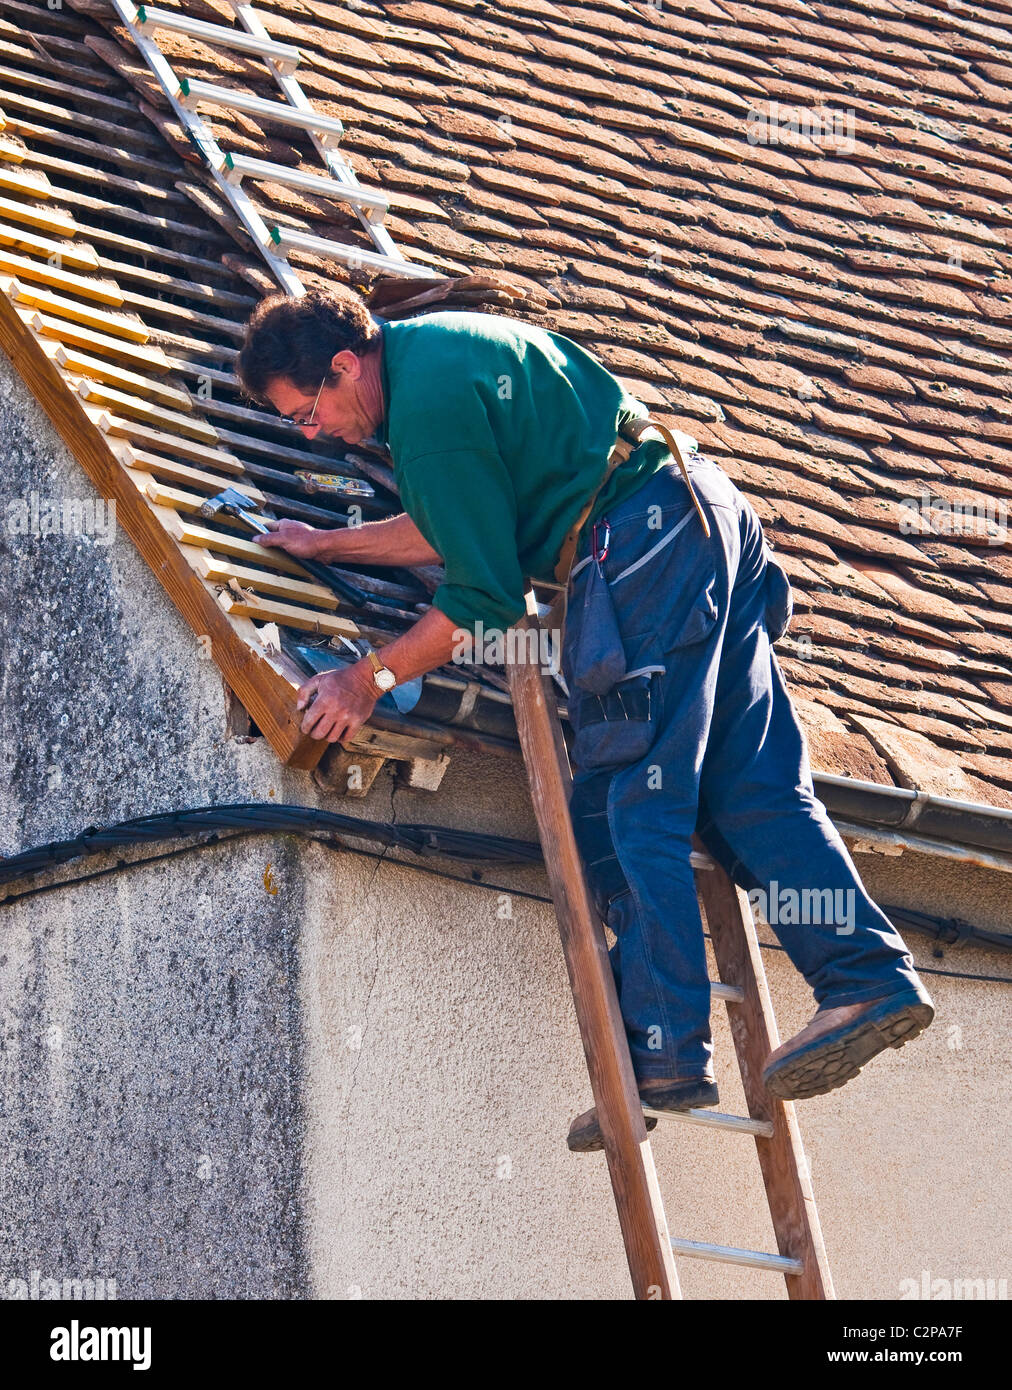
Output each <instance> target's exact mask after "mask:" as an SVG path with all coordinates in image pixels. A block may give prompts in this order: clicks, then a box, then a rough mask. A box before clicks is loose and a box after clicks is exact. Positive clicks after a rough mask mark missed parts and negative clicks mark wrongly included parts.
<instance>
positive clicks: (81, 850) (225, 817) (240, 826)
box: [0, 802, 542, 883]
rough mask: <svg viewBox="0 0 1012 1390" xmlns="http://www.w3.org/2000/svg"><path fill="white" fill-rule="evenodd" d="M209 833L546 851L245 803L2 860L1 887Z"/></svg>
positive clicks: (525, 855)
mask: <svg viewBox="0 0 1012 1390" xmlns="http://www.w3.org/2000/svg"><path fill="white" fill-rule="evenodd" d="M203 830H256V831H273V832H281V833H290V834H296V835H310V836H312V835H318V834H319V833H320V831H321V830H330V831H335V832H337V831H340V832H343V833H344V834H346V835H353V836H358V837H360V838H362V839H366V840H378V841H379V842H380V843H381V844H386V845H389V846H398V847H399V848H401V849H407V850H411V851H412V853H414V854H448V855H452V856H453V857H455V858H460V859H487V860H491V861H493V862H497V863H507V864H509V863H523V864H537V863H540V862H541V857H542V856H541V846H540V845H539V844H537V843H536V842H532V841H530V840H513V839H509V838H507V837H505V836H502V835H482V834H479V833H477V832H475V831H470V830H454V829H453V828H452V827H450V826H445V825H411V824H408V825H393V824H390V823H388V822H386V821H372V820H359V819H357V818H356V817H355V816H342V815H339V814H338V813H337V812H335V811H319V810H316V809H315V808H314V807H311V806H287V805H283V804H282V805H275V804H274V803H271V802H240V803H237V804H235V805H225V806H197V807H194V808H193V809H191V810H187V811H168V812H164V813H162V814H160V815H153V816H137V817H135V818H134V819H132V820H125V821H120V822H118V823H117V824H116V825H110V826H106V827H104V828H101V829H100V828H98V827H97V826H89V827H88V829H87V830H82V831H81V833H80V834H79V835H75V836H74V837H73V839H70V840H54V841H52V842H51V843H50V844H47V845H40V846H38V848H36V849H28V850H24V851H23V852H22V853H21V854H15V855H11V856H10V858H7V859H0V883H9V882H11V880H12V879H16V878H24V877H27V876H30V875H32V874H36V873H39V872H41V871H42V870H43V869H48V868H52V866H53V865H54V864H65V863H67V862H68V861H69V860H71V859H79V858H81V857H82V856H84V855H89V854H101V853H104V852H105V851H107V850H110V849H118V848H120V847H121V846H123V845H135V844H142V843H145V842H148V841H152V840H182V839H186V838H188V837H189V836H191V835H196V834H199V833H200V832H201V831H203Z"/></svg>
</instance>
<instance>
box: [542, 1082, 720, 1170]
mask: <svg viewBox="0 0 1012 1390" xmlns="http://www.w3.org/2000/svg"><path fill="white" fill-rule="evenodd" d="M676 1094H677V1088H675V1090H674V1091H661V1092H660V1093H659V1094H658V1095H657V1097H656V1098H654V1099H652V1100H651V1102H650V1105H649V1107H647V1102H646V1101H645V1100H643V1097H642V1096H640V1100H641V1101H642V1103H643V1105H644V1107H647V1108H649V1109H651V1110H659V1109H660V1110H670V1111H673V1112H675V1113H677V1112H678V1111H682V1110H701V1109H704V1108H706V1107H709V1106H713V1105H719V1104H720V1096H719V1095H718V1094H717V1085H716V1082H705V1083H704V1084H703V1085H702V1086H701V1087H700V1088H698V1089H697V1090H696V1092H695V1093H694V1094H693V1095H692V1096H690V1097H687V1098H685V1099H684V1100H682V1102H681V1103H680V1104H668V1105H661V1106H658V1105H657V1104H656V1101H657V1100H666V1099H668V1098H669V1097H671V1096H673V1095H676ZM643 1123H644V1124H645V1125H646V1127H647V1133H648V1134H649V1133H650V1132H651V1130H654V1129H656V1128H657V1117H656V1115H644V1116H643ZM566 1146H567V1148H568V1149H569V1151H570V1153H575V1154H582V1153H595V1152H597V1151H598V1150H599V1149H603V1148H604V1135H603V1134H602V1133H601V1129H600V1126H599V1125H598V1123H597V1120H596V1119H594V1120H589V1121H588V1122H587V1123H586V1124H585V1125H584V1126H583V1127H582V1128H581V1129H578V1130H573V1129H571V1130H570V1131H569V1133H568V1135H567V1136H566Z"/></svg>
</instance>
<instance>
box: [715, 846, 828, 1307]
mask: <svg viewBox="0 0 1012 1390" xmlns="http://www.w3.org/2000/svg"><path fill="white" fill-rule="evenodd" d="M694 842H695V843H696V844H697V847H699V848H702V846H701V844H700V842H699V841H698V837H694ZM696 887H697V891H698V893H699V897H700V899H701V901H702V903H703V908H704V910H705V912H706V921H707V926H708V927H709V930H710V938H711V941H712V943H713V950H714V955H715V956H716V960H717V968H718V971H719V973H720V978H721V980H722V981H724V982H725V983H727V984H731V985H737V986H738V987H740V988H741V989H742V990H743V992H744V998H743V999H742V1001H741V1002H740V1003H736V1002H733V1001H731V1000H728V1002H727V1014H728V1021H729V1023H730V1026H731V1035H732V1037H733V1039H734V1046H735V1051H736V1053H737V1056H738V1066H739V1068H740V1070H741V1079H742V1086H743V1089H744V1092H745V1101H746V1104H747V1107H748V1112H749V1115H751V1116H752V1118H753V1119H756V1120H767V1121H772V1124H773V1134H772V1137H763V1136H760V1135H756V1136H755V1144H756V1151H757V1153H758V1156H759V1165H760V1168H761V1170H762V1176H763V1183H764V1184H765V1187H766V1196H767V1201H768V1203H769V1209H770V1216H771V1218H772V1221H773V1229H774V1231H775V1232H776V1238H777V1248H778V1249H779V1251H780V1254H781V1255H783V1256H786V1257H787V1258H788V1259H791V1260H799V1261H801V1263H802V1265H803V1271H802V1272H801V1273H800V1274H785V1275H784V1278H785V1282H786V1285H787V1293H788V1297H789V1298H792V1299H832V1298H835V1296H836V1295H835V1293H834V1291H833V1279H832V1275H831V1274H830V1270H829V1260H828V1257H827V1255H826V1247H825V1244H824V1242H823V1239H822V1228H821V1226H820V1224H819V1213H818V1209H817V1207H816V1205H815V1196H814V1193H813V1190H812V1179H811V1173H810V1172H809V1169H808V1162H807V1160H806V1158H805V1152H804V1148H803V1146H802V1143H801V1131H800V1129H799V1127H798V1121H797V1117H796V1115H795V1112H794V1106H793V1104H791V1103H790V1102H782V1101H779V1100H777V1099H776V1097H774V1096H771V1095H770V1094H769V1092H768V1091H767V1090H766V1088H765V1086H764V1085H763V1083H762V1069H763V1064H764V1063H765V1060H766V1058H767V1057H768V1056H769V1054H770V1052H771V1051H772V1049H773V1048H775V1047H776V1046H777V1045H778V1043H779V1035H778V1033H777V1025H776V1020H775V1017H774V1014H773V1006H772V1003H771V1001H770V995H769V988H768V986H767V983H766V972H765V969H764V968H763V963H762V958H761V956H760V954H759V938H758V936H757V934H756V929H755V923H754V922H753V920H752V910H751V907H750V906H749V902H748V898H747V896H746V894H745V892H744V890H743V889H741V888H738V887H737V886H736V885H735V884H734V883H732V882H731V880H730V878H729V877H728V876H727V874H726V873H725V872H724V870H723V869H722V868H720V866H719V865H718V866H715V872H711V873H705V874H702V875H697V879H696Z"/></svg>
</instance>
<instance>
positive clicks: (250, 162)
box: [221, 154, 390, 222]
mask: <svg viewBox="0 0 1012 1390" xmlns="http://www.w3.org/2000/svg"><path fill="white" fill-rule="evenodd" d="M221 172H222V174H223V175H224V177H225V178H226V179H227V180H228V182H229V183H238V182H239V181H240V179H242V178H251V179H269V180H271V181H272V182H274V183H283V184H287V185H288V187H290V188H301V189H303V190H304V191H305V192H307V193H320V194H322V195H323V196H324V197H326V198H335V199H340V200H341V201H342V202H345V203H351V204H352V205H353V206H355V207H358V208H361V209H362V210H363V212H365V214H366V216H367V217H368V219H369V221H370V222H382V221H383V218H384V216H385V214H386V210H387V208H388V207H389V206H390V203H389V200H388V199H387V196H386V194H385V193H380V192H377V191H376V190H375V189H373V188H362V187H360V186H359V185H358V184H355V183H339V182H338V181H337V179H331V178H326V177H325V176H324V175H323V174H312V173H305V172H303V170H301V169H291V168H288V167H287V166H286V165H284V164H272V163H271V162H270V160H268V159H253V158H251V157H250V156H249V155H245V154H227V155H226V156H225V166H224V168H223V169H222V171H221Z"/></svg>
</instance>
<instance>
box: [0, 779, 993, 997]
mask: <svg viewBox="0 0 1012 1390" xmlns="http://www.w3.org/2000/svg"><path fill="white" fill-rule="evenodd" d="M260 811H266V812H268V813H281V814H280V815H270V814H269V815H267V816H266V817H265V818H264V819H265V820H268V821H271V822H275V823H271V824H265V825H261V824H249V825H247V826H246V827H240V826H239V825H238V818H239V816H240V814H246V813H250V812H260ZM219 812H227V813H234V814H230V815H229V816H228V817H227V819H225V820H224V821H223V824H226V825H228V826H230V827H231V826H233V825H234V826H236V827H237V828H238V833H237V834H233V835H224V836H222V835H219V834H217V833H215V834H212V835H209V836H208V837H207V838H206V839H204V840H198V841H197V842H196V843H195V844H192V845H183V846H181V847H180V848H179V849H174V850H168V851H166V852H165V853H164V854H153V855H148V856H145V857H144V858H141V859H120V860H118V861H117V862H116V863H115V864H112V865H110V866H108V867H107V868H104V869H97V870H95V872H94V873H90V874H80V875H78V876H76V877H74V878H70V879H61V880H59V881H58V882H56V883H47V884H39V885H36V886H35V887H32V888H27V889H25V890H24V891H23V892H21V893H8V894H7V895H6V896H4V897H3V898H0V907H5V906H7V905H8V904H9V903H14V902H19V901H21V900H22V899H23V898H30V897H35V896H37V895H39V894H42V893H52V892H56V891H57V890H58V889H60V888H72V887H74V886H75V885H77V884H80V883H90V882H92V881H93V880H94V879H98V878H105V877H106V876H107V875H109V874H116V873H120V872H122V871H123V870H126V869H132V868H140V867H142V866H144V865H147V864H158V863H162V862H163V861H164V860H166V859H174V858H176V857H178V856H179V855H183V854H189V853H191V852H192V851H193V850H198V849H207V848H209V847H211V846H212V845H222V844H229V843H231V842H232V841H233V840H244V839H248V838H249V837H250V836H251V835H257V834H264V833H270V832H272V831H273V832H278V831H281V832H286V831H291V830H295V831H296V832H297V833H299V834H302V835H304V836H305V837H306V838H307V839H309V840H310V841H311V842H312V843H314V844H318V845H321V846H322V847H323V848H324V849H329V850H336V851H340V852H343V853H347V854H358V855H362V856H364V857H365V858H368V859H377V860H382V861H383V862H384V863H386V864H395V865H399V866H400V867H401V868H405V869H410V870H411V871H412V872H413V873H428V874H431V875H433V876H434V877H435V878H443V879H448V880H449V881H450V882H453V883H464V884H468V885H469V886H471V887H474V888H483V889H485V890H486V891H487V892H493V893H506V894H508V895H509V896H510V897H515V898H529V899H531V900H532V901H534V902H541V903H547V904H551V903H552V899H551V897H547V896H545V895H544V894H542V893H531V892H528V891H526V890H523V889H519V888H510V887H507V886H506V885H505V884H498V883H485V882H483V881H482V880H481V879H480V877H477V876H476V877H473V878H465V877H464V876H463V875H461V874H450V873H447V872H446V871H445V870H442V869H436V868H433V867H431V866H429V865H422V864H411V863H407V862H405V861H404V860H400V859H387V858H386V854H385V851H384V853H383V854H375V853H373V852H372V851H370V850H364V849H357V848H355V847H353V846H351V845H347V844H345V843H344V842H343V841H342V840H341V839H339V838H338V837H337V836H336V835H335V836H332V837H329V838H325V837H323V836H320V835H318V834H313V833H312V830H313V829H314V828H316V823H317V822H319V821H325V822H326V823H327V824H330V823H332V822H341V823H342V824H343V825H344V826H345V827H346V828H350V830H351V833H352V834H353V835H357V836H358V837H359V838H362V839H377V840H380V841H381V842H385V843H386V844H387V847H388V848H390V847H391V846H395V847H398V848H402V849H409V850H411V851H412V852H414V853H419V854H446V855H447V856H448V857H459V858H464V859H481V858H484V859H494V861H495V862H498V863H517V864H520V863H543V856H542V853H541V847H540V845H538V844H535V843H533V842H531V841H528V840H512V839H507V838H504V837H500V836H494V835H482V834H479V833H477V832H473V831H450V830H448V828H447V827H443V826H430V825H411V824H405V825H400V826H395V825H393V824H391V823H388V822H380V821H368V820H358V819H357V818H355V817H353V816H340V815H338V814H336V813H335V812H330V811H317V810H315V809H314V808H312V807H308V806H287V805H278V806H274V805H271V804H270V803H257V802H251V803H241V804H239V805H236V806H225V807H222V806H217V807H215V806H210V807H208V806H205V807H199V808H196V809H194V810H191V811H176V812H170V813H168V814H165V815H161V816H140V817H137V818H136V819H134V820H129V821H122V822H120V823H119V824H117V825H114V826H109V827H108V828H107V829H105V830H96V829H91V830H86V831H83V832H82V833H81V834H80V835H78V836H76V837H75V838H74V839H73V840H61V841H56V842H54V843H53V844H49V845H42V846H40V847H39V848H38V849H34V850H26V851H24V853H22V854H20V855H14V856H12V857H11V858H9V859H6V860H0V883H3V882H10V881H11V880H12V879H15V878H24V877H30V876H32V875H35V874H40V873H42V872H44V871H45V869H47V868H50V867H52V865H54V864H59V863H66V862H67V861H68V860H69V859H73V858H79V857H81V856H82V855H86V854H92V855H94V854H102V853H105V852H106V851H107V850H108V849H109V848H111V847H113V846H115V845H123V844H136V843H139V842H144V841H146V840H152V839H155V838H164V839H168V838H180V837H182V836H185V835H187V834H193V833H194V831H193V828H192V826H193V824H194V822H195V821H196V819H197V818H200V824H201V826H202V827H203V828H206V827H207V825H208V824H209V823H210V817H211V813H219ZM292 813H296V814H292ZM310 822H311V824H310ZM168 823H172V825H173V826H174V827H175V828H171V827H170V828H169V829H168V831H167V833H166V832H165V831H162V832H161V833H160V834H159V835H156V834H155V833H153V829H152V828H153V827H154V825H156V824H159V825H162V826H165V825H167V824H168ZM184 826H189V827H190V828H189V829H186V828H180V827H184ZM363 826H364V827H366V832H363V831H362V827H363ZM395 831H400V832H406V839H405V838H404V837H403V836H400V835H396V834H393V833H392V832H395ZM117 832H124V837H123V838H119V839H112V838H110V837H112V836H114V835H115V834H116V833H117ZM422 832H424V835H423V838H422V840H421V842H420V843H419V842H418V839H417V835H418V834H419V833H422ZM446 839H450V840H463V841H465V842H467V848H466V850H465V852H463V853H462V852H461V851H460V849H456V850H455V849H450V848H445V847H444V844H443V842H444V840H446ZM82 842H86V843H85V846H84V848H81V845H82ZM485 845H492V846H494V847H496V848H497V849H498V850H499V851H500V852H499V853H498V854H496V855H489V854H484V855H483V854H481V853H479V852H478V848H477V847H478V846H485ZM71 847H74V848H73V849H72V850H71ZM67 850H71V852H68V853H64V851H67ZM517 851H521V852H520V853H517ZM25 863H32V867H29V868H24V867H22V868H19V870H18V871H17V872H7V871H8V869H9V868H10V867H11V866H12V865H23V864H25ZM474 873H475V874H476V875H478V874H479V871H478V870H475V871H474ZM882 911H883V912H884V913H885V914H886V916H887V917H889V918H890V920H892V921H894V924H895V925H898V926H903V927H906V928H907V929H908V930H912V931H916V932H918V933H920V934H922V935H925V936H930V937H932V938H933V939H934V940H936V941H943V942H945V943H946V944H953V945H957V946H959V945H962V944H963V943H964V942H966V941H973V942H977V943H979V944H980V945H982V946H988V947H990V948H992V949H997V950H1002V951H1008V950H1012V942H1010V940H1009V938H1008V937H1006V936H1004V935H1002V934H1001V933H999V932H990V931H985V930H983V929H982V928H979V927H973V926H971V925H970V924H969V923H967V922H964V921H962V920H961V919H960V918H958V917H953V918H935V917H929V916H928V915H927V914H926V913H922V912H915V911H913V909H911V908H905V907H895V906H890V905H883V907H882ZM708 935H709V933H707V932H704V936H708ZM759 944H760V946H761V947H762V949H763V950H766V951H783V950H784V947H783V946H780V945H776V944H774V943H772V942H760V943H759ZM918 971H919V972H920V973H922V974H923V973H927V974H930V975H944V976H948V977H949V978H950V979H959V980H982V981H987V982H989V983H993V984H1012V978H1009V977H1006V976H1003V975H977V974H972V973H970V972H968V971H958V970H940V969H938V968H937V967H934V966H918Z"/></svg>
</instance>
